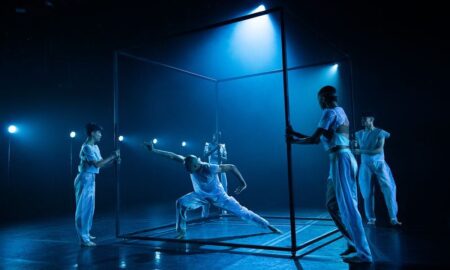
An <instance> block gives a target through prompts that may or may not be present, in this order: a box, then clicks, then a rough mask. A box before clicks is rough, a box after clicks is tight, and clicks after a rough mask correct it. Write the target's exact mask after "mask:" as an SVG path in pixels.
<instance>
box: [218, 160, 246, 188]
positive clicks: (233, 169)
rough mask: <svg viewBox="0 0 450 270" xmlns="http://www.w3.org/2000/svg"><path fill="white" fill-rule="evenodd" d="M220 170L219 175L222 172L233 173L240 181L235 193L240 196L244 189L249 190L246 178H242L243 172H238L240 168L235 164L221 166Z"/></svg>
mask: <svg viewBox="0 0 450 270" xmlns="http://www.w3.org/2000/svg"><path fill="white" fill-rule="evenodd" d="M219 168H220V170H219V173H221V172H231V173H233V174H234V175H235V176H236V178H237V179H238V181H239V186H238V187H237V188H236V190H235V191H234V193H236V194H239V193H241V192H242V191H243V190H244V189H246V188H247V183H246V182H245V180H244V177H242V174H241V172H240V171H239V170H238V168H237V167H236V166H235V165H233V164H222V165H220V167H219Z"/></svg>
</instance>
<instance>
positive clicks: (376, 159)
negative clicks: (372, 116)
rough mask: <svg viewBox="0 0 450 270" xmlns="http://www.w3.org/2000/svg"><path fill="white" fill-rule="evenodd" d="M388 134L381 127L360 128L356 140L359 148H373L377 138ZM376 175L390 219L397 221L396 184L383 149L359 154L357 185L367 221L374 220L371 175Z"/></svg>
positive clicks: (379, 138) (383, 137)
mask: <svg viewBox="0 0 450 270" xmlns="http://www.w3.org/2000/svg"><path fill="white" fill-rule="evenodd" d="M389 136H390V134H389V133H388V132H386V131H384V130H382V129H379V128H374V129H373V130H360V131H358V132H356V140H357V142H358V145H359V147H360V149H363V150H374V149H375V148H376V146H377V144H378V141H379V140H383V139H386V138H389ZM374 174H375V175H376V177H377V179H378V183H379V184H380V188H381V191H382V193H383V195H384V200H385V201H386V206H387V209H388V212H389V217H390V218H391V221H397V212H398V206H397V200H396V186H395V181H394V177H393V176H392V172H391V169H390V168H389V166H388V164H387V163H386V161H384V151H383V150H382V151H381V153H378V154H375V155H367V154H361V166H360V169H359V179H358V180H359V186H360V188H361V193H362V196H363V198H364V210H365V213H366V218H367V220H368V221H369V222H375V220H376V217H375V205H374V197H375V196H374V187H375V186H374V184H375V183H374V181H372V176H373V175H374Z"/></svg>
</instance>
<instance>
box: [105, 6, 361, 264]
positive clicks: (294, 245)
mask: <svg viewBox="0 0 450 270" xmlns="http://www.w3.org/2000/svg"><path fill="white" fill-rule="evenodd" d="M276 12H277V13H279V20H280V32H281V46H282V48H281V49H282V51H281V53H282V69H278V70H272V71H267V72H261V73H256V74H248V75H243V76H237V77H230V78H223V79H215V78H210V77H208V76H204V75H201V74H197V73H194V72H191V71H188V70H184V69H181V68H177V67H174V66H170V65H167V64H164V63H160V62H157V61H152V60H149V59H146V58H144V57H139V56H136V55H133V54H131V53H129V52H125V51H123V50H117V51H115V53H114V63H113V66H114V70H113V76H114V146H115V147H118V146H119V145H120V144H119V142H118V140H117V135H118V130H119V112H118V100H119V82H118V72H119V71H118V70H119V63H118V58H119V56H120V55H123V56H126V57H130V58H133V59H135V60H139V61H143V62H146V63H150V64H153V65H158V66H161V67H164V68H168V69H171V70H175V71H177V72H181V73H184V74H187V75H190V76H193V77H197V78H200V79H203V80H207V81H210V82H213V83H214V88H215V91H216V95H217V92H218V90H217V89H218V83H220V82H226V81H232V80H238V79H243V78H249V77H255V76H263V75H268V74H273V73H279V72H282V73H283V93H284V107H285V123H286V126H288V125H290V110H289V91H288V71H291V70H298V69H304V68H311V67H315V66H321V65H326V64H331V63H336V62H341V61H342V59H339V60H334V61H326V62H319V63H313V64H308V65H303V66H297V67H292V68H288V67H287V49H286V33H285V18H284V10H283V9H282V8H272V9H268V10H265V11H262V12H258V13H254V14H250V15H246V16H242V17H238V18H234V19H230V20H227V21H223V22H219V23H216V24H211V25H208V26H205V27H201V28H197V29H194V30H190V31H186V32H182V33H179V34H175V35H171V36H169V38H172V37H176V36H182V35H187V34H192V33H195V32H200V31H205V30H210V29H214V28H218V27H221V26H225V25H229V24H233V23H237V22H241V21H245V20H248V19H252V18H256V17H259V16H263V15H268V14H271V13H276ZM346 58H347V59H348V57H346ZM350 64H351V62H350ZM350 80H351V83H352V80H353V79H352V77H351V75H350ZM351 95H352V97H351V102H352V106H353V84H352V85H351ZM216 98H218V96H216ZM218 121H219V116H218V111H217V112H216V130H217V129H218V125H219V124H218ZM286 150H287V151H286V154H287V162H288V190H289V213H290V214H289V217H279V216H275V217H267V218H274V219H289V222H290V228H291V246H290V247H275V246H262V245H251V244H236V243H224V242H213V241H202V240H188V239H172V238H160V237H147V236H136V235H137V234H141V233H145V232H150V231H155V230H158V229H163V228H169V227H171V226H174V223H171V224H166V225H162V226H159V227H155V228H150V229H144V230H140V231H135V232H130V233H126V234H121V233H120V201H121V197H120V178H119V166H118V165H117V164H116V166H115V177H116V237H117V238H124V239H134V240H150V241H160V242H176V243H185V244H186V243H191V244H199V245H214V246H228V247H236V248H251V249H264V250H275V251H290V252H291V255H292V257H294V258H296V257H297V256H296V254H297V251H299V250H301V249H304V248H306V247H308V246H310V245H312V244H314V243H316V242H318V241H320V240H322V239H325V238H327V237H329V236H330V235H332V234H334V233H337V232H338V229H334V230H331V231H329V232H326V233H324V234H322V235H320V236H318V237H315V238H313V239H310V240H308V241H306V242H304V243H302V244H300V245H297V233H296V223H295V221H296V220H323V221H330V220H331V219H325V218H309V217H303V218H300V217H296V216H295V206H294V192H293V174H292V145H291V143H289V142H288V141H286ZM213 218H217V217H211V218H208V219H210V220H213ZM200 220H205V219H195V220H191V221H189V222H188V223H191V224H192V223H194V222H197V221H200Z"/></svg>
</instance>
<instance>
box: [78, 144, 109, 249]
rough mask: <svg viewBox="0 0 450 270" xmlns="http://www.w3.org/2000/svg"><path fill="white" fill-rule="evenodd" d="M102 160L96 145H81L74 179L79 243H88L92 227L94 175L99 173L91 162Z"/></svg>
mask: <svg viewBox="0 0 450 270" xmlns="http://www.w3.org/2000/svg"><path fill="white" fill-rule="evenodd" d="M100 160H102V156H101V155H100V149H99V148H98V146H97V145H89V144H86V143H85V144H83V145H82V146H81V151H80V165H79V166H78V172H79V173H78V175H77V177H76V178H75V182H74V186H75V199H76V211H75V228H76V229H77V233H78V237H79V239H80V241H81V242H83V243H87V242H89V241H90V239H89V236H90V234H89V232H90V230H91V227H92V219H93V217H94V209H95V175H96V174H98V173H99V171H100V170H99V168H97V167H95V166H94V165H93V164H92V162H94V161H95V162H98V161H100Z"/></svg>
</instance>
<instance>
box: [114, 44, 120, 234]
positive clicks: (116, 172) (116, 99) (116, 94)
mask: <svg viewBox="0 0 450 270" xmlns="http://www.w3.org/2000/svg"><path fill="white" fill-rule="evenodd" d="M113 62H114V63H113V87H114V97H113V98H114V132H113V133H114V149H117V148H118V146H119V143H118V141H117V140H118V139H117V136H118V134H119V53H118V52H117V51H115V52H114V59H113ZM114 165H115V166H114V178H115V180H116V237H118V236H119V235H120V178H119V164H118V163H117V162H115V164H114Z"/></svg>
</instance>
